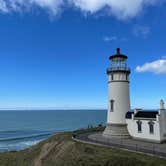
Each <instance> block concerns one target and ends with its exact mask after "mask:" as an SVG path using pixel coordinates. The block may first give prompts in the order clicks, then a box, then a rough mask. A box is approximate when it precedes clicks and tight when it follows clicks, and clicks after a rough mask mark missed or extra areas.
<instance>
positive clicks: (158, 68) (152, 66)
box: [136, 59, 166, 74]
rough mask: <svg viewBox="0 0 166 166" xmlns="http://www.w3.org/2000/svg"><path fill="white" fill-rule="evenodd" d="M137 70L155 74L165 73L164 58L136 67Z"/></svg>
mask: <svg viewBox="0 0 166 166" xmlns="http://www.w3.org/2000/svg"><path fill="white" fill-rule="evenodd" d="M136 71H137V72H140V73H141V72H152V73H155V74H166V59H159V60H156V61H153V62H150V63H145V64H144V65H142V66H137V67H136Z"/></svg>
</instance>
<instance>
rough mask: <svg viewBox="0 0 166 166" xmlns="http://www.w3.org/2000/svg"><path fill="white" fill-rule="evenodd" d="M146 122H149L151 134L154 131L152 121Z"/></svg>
mask: <svg viewBox="0 0 166 166" xmlns="http://www.w3.org/2000/svg"><path fill="white" fill-rule="evenodd" d="M148 124H149V133H150V134H153V133H154V122H152V121H150V122H149V123H148Z"/></svg>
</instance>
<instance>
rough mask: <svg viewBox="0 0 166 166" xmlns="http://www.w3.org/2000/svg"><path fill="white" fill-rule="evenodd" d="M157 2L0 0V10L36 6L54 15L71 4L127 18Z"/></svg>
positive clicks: (91, 11)
mask: <svg viewBox="0 0 166 166" xmlns="http://www.w3.org/2000/svg"><path fill="white" fill-rule="evenodd" d="M163 1H165V0H163ZM159 2H160V0H0V11H1V12H5V13H7V12H12V11H24V10H25V9H26V8H31V7H33V6H38V7H40V8H43V9H46V10H47V11H49V12H50V13H52V14H54V15H56V14H58V13H59V11H61V8H62V6H65V8H66V7H69V6H70V7H71V6H72V7H73V8H77V9H80V10H81V11H83V12H86V13H89V14H95V13H96V12H99V11H102V10H103V9H104V8H107V10H106V11H107V12H106V14H108V15H112V16H115V17H117V18H118V19H127V18H133V17H135V16H137V15H138V14H139V13H140V12H141V11H142V9H143V8H144V7H146V6H149V5H156V4H158V3H159Z"/></svg>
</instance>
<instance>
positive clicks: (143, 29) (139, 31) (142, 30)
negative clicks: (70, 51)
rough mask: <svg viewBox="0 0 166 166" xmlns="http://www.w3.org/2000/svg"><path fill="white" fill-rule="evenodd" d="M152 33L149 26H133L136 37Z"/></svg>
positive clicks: (145, 36) (144, 36)
mask: <svg viewBox="0 0 166 166" xmlns="http://www.w3.org/2000/svg"><path fill="white" fill-rule="evenodd" d="M150 33H151V28H150V27H149V26H142V25H136V26H134V28H133V34H134V35H135V36H136V37H143V38H147V37H148V36H149V34H150Z"/></svg>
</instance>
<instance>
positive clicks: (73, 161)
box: [0, 128, 166, 166]
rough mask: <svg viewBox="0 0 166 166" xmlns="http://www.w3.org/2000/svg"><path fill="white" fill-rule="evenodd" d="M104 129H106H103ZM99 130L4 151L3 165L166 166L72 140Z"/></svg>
mask: <svg viewBox="0 0 166 166" xmlns="http://www.w3.org/2000/svg"><path fill="white" fill-rule="evenodd" d="M100 130H102V128H100ZM95 131H99V128H89V129H82V130H77V131H74V132H63V133H59V134H56V135H54V136H51V137H49V138H48V139H46V140H44V141H42V142H40V143H38V144H37V145H34V146H31V147H29V148H28V149H25V150H21V151H18V152H16V151H10V152H5V153H0V166H8V165H11V164H12V166H52V165H56V166H61V165H67V166H81V165H87V166H91V165H100V166H117V165H120V164H122V165H127V166H133V165H135V166H137V165H138V166H150V165H153V166H155V165H159V166H160V165H165V164H166V160H164V159H161V158H158V157H155V156H148V155H146V154H140V153H135V152H129V151H124V150H122V149H115V148H111V147H104V146H98V145H91V144H87V143H82V142H77V141H74V140H73V139H72V137H73V136H74V135H75V134H80V133H88V132H95Z"/></svg>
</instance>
